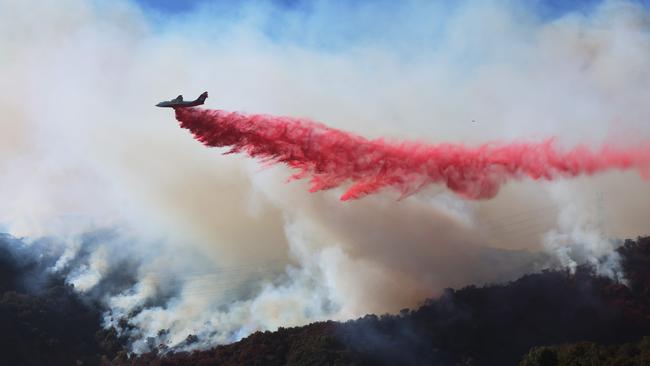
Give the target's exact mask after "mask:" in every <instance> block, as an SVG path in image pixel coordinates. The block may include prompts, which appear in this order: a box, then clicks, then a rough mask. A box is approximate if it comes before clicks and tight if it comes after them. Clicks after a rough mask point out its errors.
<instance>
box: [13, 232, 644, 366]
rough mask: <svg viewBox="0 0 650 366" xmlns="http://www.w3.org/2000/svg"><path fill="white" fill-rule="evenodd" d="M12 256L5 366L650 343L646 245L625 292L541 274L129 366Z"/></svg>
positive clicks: (85, 304)
mask: <svg viewBox="0 0 650 366" xmlns="http://www.w3.org/2000/svg"><path fill="white" fill-rule="evenodd" d="M16 247H20V245H17V242H16V240H15V239H11V238H9V237H0V325H2V333H1V335H0V344H1V346H0V347H1V351H2V357H3V360H2V362H1V363H2V364H7V365H44V364H49V365H96V364H114V365H287V364H289V365H320V364H328V365H351V364H354V365H373V364H377V365H395V364H400V365H403V364H406V365H408V364H411V365H422V364H432V365H517V364H519V363H520V362H521V364H522V365H525V366H536V365H539V366H542V365H544V366H553V365H569V364H575V363H571V362H573V361H575V359H576V358H580V357H583V358H584V359H585V360H587V359H589V360H591V361H590V362H592V361H593V362H592V363H590V365H592V364H593V365H599V363H597V362H596V361H594V360H614V359H615V360H617V361H616V362H617V363H616V364H619V362H624V363H620V364H625V365H645V364H647V363H643V362H644V361H643V360H647V358H645V357H646V356H645V355H646V353H647V352H646V351H647V350H646V349H647V348H648V344H650V343H648V341H647V339H646V340H642V337H643V336H644V335H650V238H640V239H638V240H636V241H631V240H628V241H626V242H625V244H624V245H623V246H622V247H621V248H619V252H620V254H621V258H622V266H623V269H624V272H625V276H626V279H627V286H626V285H623V284H621V283H617V282H615V281H613V280H610V279H608V278H602V277H598V276H595V275H594V274H593V272H592V271H591V270H590V269H589V268H584V267H583V268H580V269H579V270H578V271H577V272H576V273H575V274H570V273H568V272H566V271H546V272H543V273H536V274H529V275H526V276H524V277H522V278H520V279H518V280H516V281H513V282H511V283H508V284H504V285H492V286H485V287H466V288H463V289H460V290H451V289H450V290H447V291H445V293H444V294H443V296H441V297H440V298H438V299H431V300H427V301H425V302H424V304H423V305H422V306H420V307H419V308H418V309H415V310H406V309H405V310H403V311H402V312H401V313H400V314H396V315H382V316H375V315H367V316H365V317H363V318H361V319H357V320H354V321H349V322H345V323H336V322H331V321H330V322H320V323H314V324H310V325H307V326H303V327H295V328H286V329H283V328H281V329H279V330H278V331H275V332H257V333H255V334H252V335H251V336H249V337H247V338H245V339H243V340H241V341H239V342H236V343H234V344H230V345H224V346H219V347H215V348H213V349H211V350H206V351H200V352H193V353H170V352H169V351H168V350H166V349H165V348H164V347H161V348H160V349H159V350H158V351H153V352H151V353H148V354H143V355H139V356H136V355H131V356H128V354H127V353H128V352H127V350H128V342H127V340H126V339H122V338H119V337H118V336H117V334H116V332H115V331H114V330H112V329H109V330H103V329H101V314H102V311H103V309H102V308H101V307H100V305H99V304H98V303H97V302H94V301H92V300H90V299H87V298H83V297H80V296H79V295H78V293H77V292H75V291H74V289H72V288H71V287H70V286H69V285H66V284H65V283H64V281H63V279H62V278H61V277H60V276H59V275H55V274H51V273H50V272H49V271H47V270H46V268H47V267H49V266H51V264H52V263H48V262H44V261H43V259H42V258H39V259H38V260H37V259H35V258H33V257H30V255H28V253H22V252H20V251H17V250H16V249H15V248H16ZM35 283H37V285H35ZM188 341H191V337H190V339H188ZM577 342H580V343H577ZM584 342H591V343H584ZM619 344H622V345H621V346H619V347H616V346H613V345H619ZM644 352H646V353H644ZM608 357H609V358H608ZM522 359H523V360H524V361H523V362H522ZM621 360H623V361H621ZM594 362H596V363H594ZM598 362H601V361H598ZM602 362H605V361H602ZM600 364H603V365H609V364H613V363H600Z"/></svg>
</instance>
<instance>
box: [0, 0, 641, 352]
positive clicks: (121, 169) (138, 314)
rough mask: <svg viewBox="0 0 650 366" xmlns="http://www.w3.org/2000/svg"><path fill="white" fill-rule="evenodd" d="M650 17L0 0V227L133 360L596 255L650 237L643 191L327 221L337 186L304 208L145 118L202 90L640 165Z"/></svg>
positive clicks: (407, 129)
mask: <svg viewBox="0 0 650 366" xmlns="http://www.w3.org/2000/svg"><path fill="white" fill-rule="evenodd" d="M225 4H226V3H225ZM648 19H649V18H648V13H647V11H646V10H645V9H644V8H641V7H639V6H638V5H634V4H633V3H629V2H619V1H610V2H604V3H603V4H601V5H599V6H597V7H596V8H595V9H593V11H591V12H588V13H568V14H565V15H563V16H560V17H555V18H552V19H541V18H540V17H538V16H537V15H536V13H535V10H534V9H531V8H528V7H525V6H524V5H521V4H519V5H517V4H514V3H509V4H507V5H506V4H504V3H501V2H499V3H497V2H481V3H480V4H476V3H469V2H468V3H462V2H461V3H459V4H458V5H454V6H443V5H439V4H438V5H436V4H433V5H432V4H429V2H419V1H411V2H406V3H400V5H396V4H387V3H381V2H379V3H376V4H375V3H373V4H371V3H363V4H361V5H347V6H341V5H333V4H332V3H326V2H321V3H315V4H314V5H310V6H303V7H298V8H290V9H285V8H280V7H276V6H272V5H268V4H266V5H265V4H261V3H258V2H245V3H243V5H241V6H239V7H237V8H236V9H233V8H232V7H231V6H229V5H218V4H217V5H214V4H211V5H203V6H201V7H199V8H197V9H196V11H194V12H190V13H184V14H182V15H178V16H170V15H162V14H159V15H155V16H152V15H151V14H149V13H143V11H142V10H141V9H139V8H138V7H137V6H135V5H134V4H132V3H129V2H111V3H99V2H91V1H81V0H65V1H39V2H38V3H36V2H30V1H12V0H8V1H3V2H0V50H1V51H0V52H1V53H0V86H1V88H0V90H2V91H1V92H0V93H1V97H0V107H1V108H2V111H3V116H2V118H0V169H2V170H1V171H2V172H3V174H2V179H0V202H2V204H3V207H2V210H1V211H0V227H1V228H2V229H3V231H7V232H9V233H11V234H13V235H14V236H20V237H29V238H43V237H48V238H49V239H48V240H49V241H48V242H49V243H50V246H51V247H53V248H56V250H54V249H53V251H54V252H56V253H60V255H59V257H58V260H57V261H56V262H55V264H54V265H53V266H52V268H53V269H52V270H57V271H65V273H68V274H69V276H68V278H69V281H70V282H71V283H74V284H75V285H76V286H77V288H78V289H79V290H80V291H85V292H87V293H91V294H94V295H95V296H97V297H98V298H100V299H102V300H103V302H104V303H105V304H107V306H109V307H110V310H109V311H108V312H107V313H106V322H107V324H118V325H119V319H120V318H121V317H124V316H130V318H129V319H130V320H129V322H130V325H131V326H132V327H128V328H123V331H124V332H127V333H129V334H131V335H132V336H133V339H134V340H135V343H134V349H136V350H143V349H146V348H147V338H148V337H154V338H158V339H159V340H160V341H164V342H168V344H169V345H180V346H183V345H184V343H183V341H184V340H185V338H186V337H187V335H188V334H196V335H198V336H199V339H200V342H198V343H194V344H192V345H187V346H188V347H198V346H206V345H208V344H213V343H214V342H228V341H232V340H234V339H237V338H239V337H242V336H244V335H246V334H248V333H250V332H251V331H254V330H256V329H272V328H274V327H277V326H288V325H295V324H301V323H305V322H309V321H313V320H317V319H324V318H335V319H342V318H349V317H355V316H359V315H362V314H365V313H368V312H385V311H396V310H398V309H400V308H402V307H405V306H410V305H414V304H416V303H417V302H419V301H421V300H422V298H424V297H426V296H433V295H436V294H438V293H439V292H440V291H441V289H443V288H444V287H448V286H451V287H457V286H462V285H464V284H470V283H477V284H482V283H485V282H493V281H503V280H507V279H512V278H515V277H516V276H518V275H520V274H522V273H525V272H528V271H532V270H536V269H539V268H543V267H544V266H548V265H553V264H556V263H562V264H566V265H569V266H570V265H572V264H571V263H572V262H576V263H577V262H581V261H591V262H593V260H594V258H597V257H598V256H600V255H601V254H602V253H607V252H609V251H611V246H612V245H613V244H612V242H611V241H609V240H606V239H608V238H609V237H633V236H636V235H640V234H644V233H646V234H647V227H648V217H650V216H648V215H647V213H648V207H650V195H649V194H648V192H649V191H648V189H649V188H648V185H647V183H646V182H644V181H643V180H642V179H641V178H640V177H639V175H638V174H635V173H618V172H614V173H607V174H604V175H602V176H598V177H592V178H578V179H577V180H571V181H557V182H548V183H543V184H542V185H541V187H542V189H541V190H540V185H539V184H537V183H531V182H529V181H523V182H519V183H508V184H506V185H505V186H504V187H503V189H502V190H501V191H500V192H499V194H498V195H497V196H496V197H495V198H494V199H492V200H489V201H481V202H468V201H465V200H462V199H460V198H458V197H455V196H454V195H452V194H449V193H448V192H446V191H445V190H440V189H437V188H428V189H425V190H423V191H422V192H420V193H418V194H417V195H415V196H412V197H409V198H407V199H404V200H401V201H399V202H398V201H397V198H399V196H398V195H396V194H394V193H391V192H386V193H382V194H379V195H374V196H371V197H367V198H366V199H364V200H362V201H355V202H348V203H346V204H341V203H340V202H339V200H338V196H340V195H341V194H342V193H343V191H341V190H339V189H334V190H332V191H329V192H319V193H317V194H309V193H307V189H308V188H307V187H306V184H305V183H304V182H294V183H292V184H285V180H286V177H287V176H288V175H289V174H290V172H289V171H288V170H287V169H285V168H282V167H270V168H262V167H260V166H259V165H258V164H256V163H253V162H249V161H246V160H245V159H242V158H236V157H233V156H230V157H227V158H226V157H222V156H220V155H219V154H215V153H214V151H209V150H208V149H204V148H203V147H202V146H200V145H199V144H196V143H195V142H194V141H192V140H191V139H189V138H188V136H187V134H186V133H185V131H182V130H179V129H178V126H177V125H176V124H175V123H171V122H170V120H169V115H168V112H169V111H165V110H160V109H155V108H154V107H152V105H153V104H155V103H156V102H158V101H160V100H164V99H170V98H171V97H174V96H176V95H178V94H179V92H182V93H184V94H185V95H186V96H189V95H198V93H199V92H201V91H203V90H206V89H207V90H209V92H210V94H211V99H210V100H209V101H208V107H211V108H212V107H218V108H223V109H225V110H241V111H255V112H260V111H261V112H264V113H269V114H274V115H291V116H299V117H301V116H305V117H309V118H313V119H315V120H319V121H327V123H328V125H331V126H332V127H333V128H337V129H344V130H346V131H352V132H353V133H356V134H363V135H364V136H367V137H368V138H370V139H373V138H378V137H380V136H387V137H390V138H394V139H409V140H418V141H425V142H427V143H430V144H436V143H441V142H450V143H463V144H471V145H477V144H481V143H484V142H486V141H495V140H500V141H513V140H516V139H527V140H535V141H539V140H541V139H545V138H547V137H549V136H557V138H558V141H557V143H558V144H559V146H574V145H575V144H577V143H580V142H584V143H586V144H587V146H588V147H590V148H593V147H597V146H601V145H603V144H608V145H612V146H617V147H621V148H625V147H629V146H637V145H638V144H639V143H641V142H643V141H647V140H648V138H650V130H648V127H647V115H648V107H647V100H648V99H649V97H650V95H649V93H650V92H649V91H648V90H650V88H647V85H648V81H649V80H650V74H649V71H648V70H647V67H646V65H647V62H648V60H649V59H650V45H649V44H648V35H647V31H648V25H647V24H648ZM388 20H390V21H388ZM387 24H388V25H387ZM386 27H388V28H386ZM472 120H475V121H476V122H472ZM600 193H602V194H603V197H604V199H603V206H604V209H603V210H599V209H598V205H597V202H598V201H597V197H599V194H600ZM599 212H601V213H602V212H604V214H602V215H601V213H599ZM599 216H602V217H603V220H602V222H604V224H605V227H604V228H603V227H600V225H598V223H599V222H601V220H599V219H598V217H599ZM603 232H604V234H603ZM582 233H584V235H583V234H582ZM576 238H578V239H579V242H577V241H576V240H575V239H576ZM34 248H36V247H34ZM549 253H550V255H551V256H550V257H549ZM551 258H554V259H552V260H551ZM598 265H602V266H603V268H602V271H603V272H604V273H606V272H607V271H609V270H614V271H615V270H616V268H615V267H616V266H615V264H612V265H610V264H607V263H600V262H598ZM160 329H167V330H169V332H167V333H162V334H159V330H160Z"/></svg>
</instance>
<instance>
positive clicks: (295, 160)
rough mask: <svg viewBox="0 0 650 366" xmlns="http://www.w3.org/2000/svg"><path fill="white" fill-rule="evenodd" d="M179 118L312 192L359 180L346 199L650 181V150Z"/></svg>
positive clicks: (187, 112) (212, 113) (208, 139)
mask: <svg viewBox="0 0 650 366" xmlns="http://www.w3.org/2000/svg"><path fill="white" fill-rule="evenodd" d="M176 118H177V119H178V120H179V122H180V125H181V127H183V128H187V129H188V130H190V131H191V132H192V134H194V137H195V138H196V139H197V140H199V141H200V142H202V143H203V144H204V145H206V146H210V147H230V150H229V151H228V153H229V154H230V153H237V152H245V153H248V155H249V156H251V157H257V158H261V159H262V160H263V161H265V162H268V163H284V164H286V165H288V166H289V167H291V168H293V169H296V170H298V171H299V172H298V173H297V174H295V175H293V176H292V178H293V179H300V178H304V177H311V179H310V184H311V188H310V192H317V191H321V190H327V189H332V188H335V187H338V186H340V185H342V184H345V183H348V182H353V183H354V184H353V185H352V187H351V188H348V190H347V191H346V192H345V193H344V194H343V196H341V200H342V201H347V200H350V199H357V198H360V197H363V196H366V195H368V194H371V193H376V192H378V191H379V190H381V189H382V188H385V187H394V188H397V189H399V191H400V193H401V196H402V197H407V196H409V195H412V194H415V193H417V192H419V191H421V190H422V189H424V188H425V187H426V186H428V185H430V184H436V183H438V184H440V183H442V184H445V185H446V186H447V187H448V188H449V189H451V190H452V191H454V192H456V193H458V194H459V195H460V196H462V197H465V198H470V199H481V198H493V197H494V196H496V195H497V193H498V192H499V189H500V187H501V185H502V184H504V183H505V182H507V181H508V180H512V179H521V178H524V177H527V178H532V179H534V180H554V179H559V178H573V177H576V176H579V175H593V174H596V173H602V172H606V171H608V170H613V169H619V170H627V169H636V170H639V171H640V172H642V173H643V174H645V175H647V174H648V173H647V172H648V169H650V149H649V148H645V147H642V146H639V147H637V148H626V149H616V148H612V147H610V146H603V147H602V148H600V149H599V150H597V151H592V150H590V149H588V148H587V147H585V146H578V147H574V148H572V149H570V150H568V151H561V150H559V149H558V148H557V147H556V146H554V145H553V140H548V141H545V142H543V143H523V142H514V143H510V144H498V143H487V144H484V145H481V146H479V147H476V148H470V147H466V146H463V145H453V144H441V145H426V144H423V143H415V142H400V143H390V142H386V141H385V140H383V139H377V140H367V139H365V138H363V137H361V136H356V135H353V134H350V133H347V132H345V131H341V130H336V129H332V128H328V127H327V126H325V125H322V124H320V123H316V122H312V121H309V120H300V119H295V118H290V117H274V116H267V115H245V114H240V113H236V112H226V111H221V110H205V109H186V108H179V109H176Z"/></svg>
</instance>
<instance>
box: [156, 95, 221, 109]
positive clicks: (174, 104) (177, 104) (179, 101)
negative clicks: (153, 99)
mask: <svg viewBox="0 0 650 366" xmlns="http://www.w3.org/2000/svg"><path fill="white" fill-rule="evenodd" d="M207 97H208V92H203V93H202V94H201V95H199V97H198V98H196V99H195V100H192V101H183V96H182V95H179V96H177V97H176V98H174V99H172V100H168V101H164V102H160V103H158V104H156V107H161V108H174V109H176V108H187V107H196V106H197V105H201V104H203V103H205V99H206V98H207Z"/></svg>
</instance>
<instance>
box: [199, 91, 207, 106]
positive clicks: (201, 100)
mask: <svg viewBox="0 0 650 366" xmlns="http://www.w3.org/2000/svg"><path fill="white" fill-rule="evenodd" d="M207 98H208V92H207V91H206V92H203V93H201V95H199V98H198V100H199V101H200V102H201V103H203V102H205V100H206V99H207Z"/></svg>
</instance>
